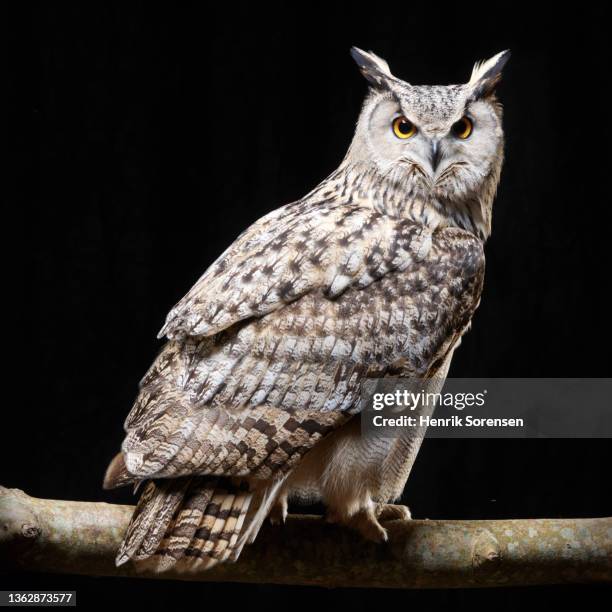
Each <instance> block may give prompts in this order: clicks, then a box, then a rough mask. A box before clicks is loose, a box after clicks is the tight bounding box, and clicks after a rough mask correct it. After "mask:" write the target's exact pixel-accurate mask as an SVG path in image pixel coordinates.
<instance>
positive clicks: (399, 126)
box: [392, 116, 417, 140]
mask: <svg viewBox="0 0 612 612" xmlns="http://www.w3.org/2000/svg"><path fill="white" fill-rule="evenodd" d="M392 126H393V133H394V134H395V135H396V136H397V137H398V138H402V139H403V140H405V139H406V138H412V137H413V136H414V135H415V134H416V132H417V129H416V125H414V123H412V121H408V119H406V117H403V116H402V117H396V118H395V119H394V120H393V123H392Z"/></svg>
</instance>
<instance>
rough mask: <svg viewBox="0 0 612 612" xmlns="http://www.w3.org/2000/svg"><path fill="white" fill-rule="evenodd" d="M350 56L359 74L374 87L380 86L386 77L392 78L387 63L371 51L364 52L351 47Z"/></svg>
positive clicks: (383, 83)
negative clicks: (359, 71) (357, 67)
mask: <svg viewBox="0 0 612 612" xmlns="http://www.w3.org/2000/svg"><path fill="white" fill-rule="evenodd" d="M351 57H352V58H353V59H354V60H355V62H356V63H357V66H359V70H361V74H363V76H364V77H365V78H366V79H367V80H368V81H369V82H370V83H371V84H372V85H374V86H376V87H382V86H384V85H385V82H386V81H387V79H393V78H394V77H393V75H392V74H391V70H390V69H389V64H387V62H385V60H384V59H383V58H382V57H378V55H376V53H373V52H372V51H370V52H366V51H362V50H361V49H358V48H357V47H351Z"/></svg>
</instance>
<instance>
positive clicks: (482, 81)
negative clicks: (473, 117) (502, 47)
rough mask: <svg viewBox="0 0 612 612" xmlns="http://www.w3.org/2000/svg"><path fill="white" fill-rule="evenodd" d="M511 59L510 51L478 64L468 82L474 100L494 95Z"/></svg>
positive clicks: (475, 65)
mask: <svg viewBox="0 0 612 612" xmlns="http://www.w3.org/2000/svg"><path fill="white" fill-rule="evenodd" d="M509 59H510V51H509V50H506V51H502V52H501V53H498V54H497V55H494V56H493V57H492V58H490V59H488V60H486V61H483V62H476V64H474V68H473V70H472V76H471V77H470V80H469V82H468V87H469V88H470V89H471V90H472V95H471V97H472V98H480V97H483V96H488V95H490V94H491V93H493V90H494V89H495V86H496V85H497V83H498V82H499V80H500V79H501V73H502V70H503V68H504V66H505V65H506V62H507V61H508V60H509Z"/></svg>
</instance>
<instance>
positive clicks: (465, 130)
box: [451, 117, 474, 140]
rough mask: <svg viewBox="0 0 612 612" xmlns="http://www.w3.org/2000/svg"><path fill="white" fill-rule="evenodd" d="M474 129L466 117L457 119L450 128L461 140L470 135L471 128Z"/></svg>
mask: <svg viewBox="0 0 612 612" xmlns="http://www.w3.org/2000/svg"><path fill="white" fill-rule="evenodd" d="M473 129H474V124H473V123H472V121H471V120H470V119H468V118H467V117H461V119H459V121H457V122H455V123H453V127H452V128H451V132H452V133H453V134H454V135H455V136H456V137H457V138H461V140H465V139H466V138H469V137H470V134H471V133H472V130H473Z"/></svg>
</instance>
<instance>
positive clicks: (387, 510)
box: [376, 504, 412, 522]
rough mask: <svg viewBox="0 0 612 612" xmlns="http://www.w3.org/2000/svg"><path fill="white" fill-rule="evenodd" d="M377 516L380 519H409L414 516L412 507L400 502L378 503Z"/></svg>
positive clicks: (383, 520)
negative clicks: (411, 510) (411, 512)
mask: <svg viewBox="0 0 612 612" xmlns="http://www.w3.org/2000/svg"><path fill="white" fill-rule="evenodd" d="M376 518H378V520H379V521H382V522H385V521H396V520H399V521H409V520H410V519H411V518H412V515H411V514H410V508H408V506H402V505H399V504H376Z"/></svg>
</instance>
